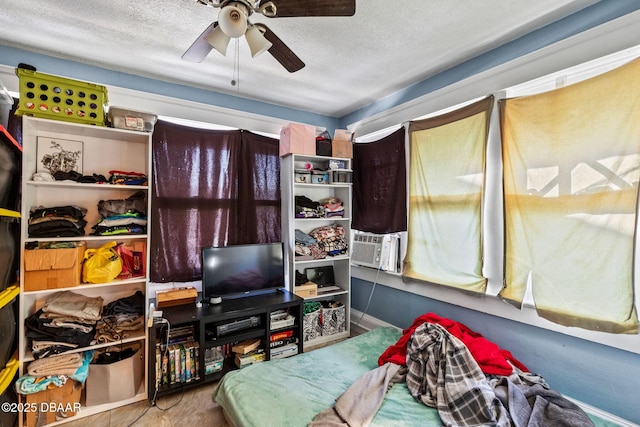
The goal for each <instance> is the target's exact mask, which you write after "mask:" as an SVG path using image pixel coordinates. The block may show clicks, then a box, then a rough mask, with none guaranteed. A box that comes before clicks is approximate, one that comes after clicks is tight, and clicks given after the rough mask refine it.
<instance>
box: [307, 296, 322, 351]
mask: <svg viewBox="0 0 640 427" xmlns="http://www.w3.org/2000/svg"><path fill="white" fill-rule="evenodd" d="M320 313H321V310H320V304H319V303H317V302H310V303H307V302H305V303H304V316H302V340H303V341H304V342H306V341H311V340H314V339H316V338H318V337H320V336H321V334H322V327H321V325H320Z"/></svg>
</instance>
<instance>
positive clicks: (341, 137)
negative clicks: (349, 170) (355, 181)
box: [331, 129, 355, 159]
mask: <svg viewBox="0 0 640 427" xmlns="http://www.w3.org/2000/svg"><path fill="white" fill-rule="evenodd" d="M354 139H355V133H354V132H353V131H350V130H346V129H336V131H335V133H334V134H333V141H331V154H332V156H333V157H344V158H347V159H350V158H351V157H353V141H354Z"/></svg>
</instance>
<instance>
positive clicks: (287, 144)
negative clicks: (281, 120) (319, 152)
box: [280, 123, 316, 157]
mask: <svg viewBox="0 0 640 427" xmlns="http://www.w3.org/2000/svg"><path fill="white" fill-rule="evenodd" d="M287 154H307V155H310V156H313V155H315V154H316V128H315V127H313V126H310V125H303V124H299V123H289V124H288V125H286V126H284V127H283V128H282V129H280V157H283V156H286V155H287Z"/></svg>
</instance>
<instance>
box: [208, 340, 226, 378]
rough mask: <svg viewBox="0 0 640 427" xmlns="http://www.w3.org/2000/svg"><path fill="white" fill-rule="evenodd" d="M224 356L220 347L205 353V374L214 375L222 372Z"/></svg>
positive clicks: (209, 349)
mask: <svg viewBox="0 0 640 427" xmlns="http://www.w3.org/2000/svg"><path fill="white" fill-rule="evenodd" d="M223 364H224V355H223V354H222V350H221V349H220V348H219V347H214V348H208V349H206V350H205V351H204V373H205V375H209V374H213V373H214V372H218V371H221V370H222V365H223Z"/></svg>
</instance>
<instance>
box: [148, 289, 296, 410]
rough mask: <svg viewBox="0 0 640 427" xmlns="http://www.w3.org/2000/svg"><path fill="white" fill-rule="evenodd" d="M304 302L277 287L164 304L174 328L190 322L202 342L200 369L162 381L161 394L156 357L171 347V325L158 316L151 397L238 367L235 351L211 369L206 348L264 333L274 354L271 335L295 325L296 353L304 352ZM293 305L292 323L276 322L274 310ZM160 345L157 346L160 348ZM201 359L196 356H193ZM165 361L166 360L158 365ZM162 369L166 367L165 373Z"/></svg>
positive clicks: (199, 345)
mask: <svg viewBox="0 0 640 427" xmlns="http://www.w3.org/2000/svg"><path fill="white" fill-rule="evenodd" d="M302 303H303V299H302V298H300V297H298V296H296V295H294V294H293V293H290V292H288V291H287V290H285V289H278V290H277V291H275V292H268V293H262V294H259V295H251V296H243V297H240V298H232V299H224V298H223V300H222V302H221V303H219V304H209V302H208V301H207V302H206V303H204V304H200V305H201V306H200V307H198V306H196V304H188V305H178V306H173V307H165V308H163V313H162V315H163V318H164V319H166V320H167V321H168V322H169V325H170V330H171V331H175V330H178V329H180V328H183V329H184V328H185V327H186V328H188V329H190V330H192V331H193V333H192V336H191V337H189V338H191V339H192V341H193V342H195V343H197V345H196V346H195V347H196V348H197V353H198V354H197V362H196V363H195V364H196V366H197V371H196V370H192V372H195V375H194V376H193V378H192V379H190V380H189V381H187V382H177V381H176V382H174V383H171V382H169V383H167V384H163V383H162V379H161V380H160V386H159V387H158V391H157V394H156V376H155V373H156V372H157V371H156V359H157V357H158V354H160V355H161V356H160V363H161V361H162V354H163V353H162V350H163V349H166V347H165V344H166V334H167V329H168V328H167V325H166V324H165V323H160V322H156V323H154V324H153V326H152V327H151V329H150V331H149V357H148V369H149V371H148V372H149V375H148V397H149V400H152V401H153V399H154V395H157V396H159V395H162V394H167V393H171V392H174V391H179V390H182V389H184V388H187V387H192V386H195V385H199V384H203V383H207V382H210V381H216V380H219V379H220V378H221V377H222V376H223V375H224V374H225V373H227V372H229V371H231V370H233V369H237V366H236V364H235V362H234V358H233V354H231V357H230V358H226V359H224V362H223V363H222V369H220V370H217V371H215V372H211V373H207V372H206V370H205V353H207V350H211V349H218V348H221V347H224V348H226V347H227V346H228V347H229V348H230V347H231V346H232V345H233V344H235V343H238V342H241V341H245V340H250V339H256V338H259V339H260V341H261V347H262V348H263V349H264V351H265V359H266V361H268V360H270V359H271V353H272V348H271V346H270V342H271V341H272V340H271V338H272V336H273V338H274V339H275V338H276V336H275V335H276V334H277V333H281V332H283V331H293V337H294V338H297V343H296V345H297V353H301V352H302V337H303V335H302V314H303V310H302ZM282 309H285V310H288V311H289V314H291V315H292V316H293V317H294V320H293V324H290V325H288V326H284V327H275V326H278V325H279V324H274V325H272V323H271V313H273V312H276V311H278V310H282ZM156 348H157V349H158V352H156ZM194 361H196V359H194ZM158 366H161V365H158ZM160 375H162V373H160Z"/></svg>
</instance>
